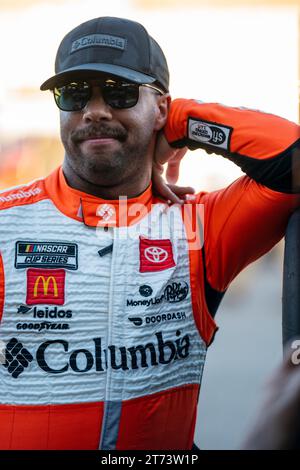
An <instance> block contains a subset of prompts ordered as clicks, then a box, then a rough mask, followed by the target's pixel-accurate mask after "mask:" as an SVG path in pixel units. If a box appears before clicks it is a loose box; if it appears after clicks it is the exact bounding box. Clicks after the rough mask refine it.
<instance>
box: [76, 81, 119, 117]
mask: <svg viewBox="0 0 300 470" xmlns="http://www.w3.org/2000/svg"><path fill="white" fill-rule="evenodd" d="M83 119H84V120H85V121H87V122H92V121H94V122H96V121H102V120H111V119H112V113H111V107H110V106H109V105H108V104H107V103H105V101H104V99H103V96H102V93H101V91H100V88H98V87H97V88H96V87H95V88H93V91H92V96H91V98H90V99H89V101H88V102H87V104H86V105H85V107H84V109H83Z"/></svg>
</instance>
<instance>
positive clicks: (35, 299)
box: [26, 269, 66, 305]
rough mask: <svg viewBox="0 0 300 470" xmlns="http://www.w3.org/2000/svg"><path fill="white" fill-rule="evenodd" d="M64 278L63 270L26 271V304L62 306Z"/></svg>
mask: <svg viewBox="0 0 300 470" xmlns="http://www.w3.org/2000/svg"><path fill="white" fill-rule="evenodd" d="M65 276H66V272H65V271H64V270H63V269H51V270H50V269H28V270H27V296H26V304H27V305H36V304H45V303H47V304H55V305H63V304H64V303H65Z"/></svg>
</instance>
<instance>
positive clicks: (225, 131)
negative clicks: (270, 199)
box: [164, 99, 300, 193]
mask: <svg viewBox="0 0 300 470" xmlns="http://www.w3.org/2000/svg"><path fill="white" fill-rule="evenodd" d="M164 132H165V136H166V138H167V141H168V143H169V144H170V146H172V147H174V148H181V147H188V148H189V149H190V150H195V149H197V148H202V149H204V150H206V151H208V152H214V153H216V154H219V155H222V156H224V157H225V158H228V159H229V160H231V161H233V162H234V163H236V164H237V165H238V166H239V167H240V168H241V169H242V170H243V171H244V172H245V173H246V174H247V175H248V176H249V177H250V178H252V179H254V180H255V181H256V182H257V183H261V184H263V185H264V186H267V187H268V188H270V189H274V190H275V191H280V192H285V193H299V192H300V127H299V126H298V125H297V124H295V123H293V122H291V121H288V120H287V119H283V118H281V117H279V116H275V115H273V114H268V113H263V112H261V111H256V110H251V109H246V108H233V107H228V106H225V105H222V104H218V103H201V102H198V101H195V100H186V99H177V100H174V101H173V102H172V103H171V107H170V112H169V116H168V121H167V125H166V127H165V129H164Z"/></svg>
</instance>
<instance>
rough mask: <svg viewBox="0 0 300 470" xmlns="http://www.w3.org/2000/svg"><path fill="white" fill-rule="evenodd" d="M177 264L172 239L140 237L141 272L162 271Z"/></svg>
mask: <svg viewBox="0 0 300 470" xmlns="http://www.w3.org/2000/svg"><path fill="white" fill-rule="evenodd" d="M174 266H175V261H174V258H173V249H172V243H171V240H149V239H147V238H142V237H140V272H141V273H145V272H153V271H162V270H164V269H169V268H172V267H174Z"/></svg>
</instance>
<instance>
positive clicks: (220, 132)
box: [188, 119, 233, 151]
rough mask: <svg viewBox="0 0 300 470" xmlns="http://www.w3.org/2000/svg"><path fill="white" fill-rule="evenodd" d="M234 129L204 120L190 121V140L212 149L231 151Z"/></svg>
mask: <svg viewBox="0 0 300 470" xmlns="http://www.w3.org/2000/svg"><path fill="white" fill-rule="evenodd" d="M232 130H233V129H232V127H227V126H223V125H221V124H217V123H212V122H208V121H203V120H197V119H189V123H188V138H189V139H190V140H193V141H194V142H200V143H202V144H206V145H209V146H212V147H217V148H220V149H224V150H228V151H230V138H231V134H232Z"/></svg>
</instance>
